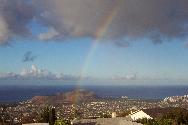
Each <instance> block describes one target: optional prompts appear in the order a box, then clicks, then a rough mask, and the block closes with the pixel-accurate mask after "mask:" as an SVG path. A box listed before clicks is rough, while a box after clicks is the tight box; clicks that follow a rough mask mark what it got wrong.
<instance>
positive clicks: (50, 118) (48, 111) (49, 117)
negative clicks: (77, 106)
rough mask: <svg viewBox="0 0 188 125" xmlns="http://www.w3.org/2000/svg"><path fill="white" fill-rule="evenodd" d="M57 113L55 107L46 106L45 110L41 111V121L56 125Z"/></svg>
mask: <svg viewBox="0 0 188 125" xmlns="http://www.w3.org/2000/svg"><path fill="white" fill-rule="evenodd" d="M56 119H57V118H56V113H55V108H49V107H46V108H44V110H43V112H42V113H41V120H40V121H41V122H44V123H49V124H50V125H54V124H55V121H56Z"/></svg>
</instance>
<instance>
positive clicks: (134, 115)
mask: <svg viewBox="0 0 188 125" xmlns="http://www.w3.org/2000/svg"><path fill="white" fill-rule="evenodd" d="M128 117H130V118H131V119H132V121H136V120H138V119H143V118H147V119H153V118H152V117H151V116H149V115H148V114H146V113H145V112H144V111H142V110H137V111H134V112H131V114H129V115H128Z"/></svg>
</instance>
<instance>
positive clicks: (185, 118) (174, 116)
mask: <svg viewBox="0 0 188 125" xmlns="http://www.w3.org/2000/svg"><path fill="white" fill-rule="evenodd" d="M137 122H139V123H142V124H144V125H188V111H187V110H185V109H182V108H175V109H172V110H171V111H169V112H168V113H165V114H163V115H162V116H161V117H157V118H154V119H145V118H144V119H139V120H137Z"/></svg>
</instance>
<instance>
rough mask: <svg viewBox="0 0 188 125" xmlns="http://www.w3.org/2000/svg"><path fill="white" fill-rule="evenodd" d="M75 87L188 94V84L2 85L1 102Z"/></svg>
mask: <svg viewBox="0 0 188 125" xmlns="http://www.w3.org/2000/svg"><path fill="white" fill-rule="evenodd" d="M75 89H84V90H89V91H92V92H94V93H95V94H96V95H98V96H99V97H114V98H117V97H121V96H127V97H128V98H133V99H160V100H162V99H164V98H165V97H169V96H182V95H186V94H188V93H187V90H188V85H155V86H154V85H147V86H146V85H145V86H144V85H132V86H131V85H116V86H115V85H53V86H52V85H15V86H10V85H1V86H0V103H14V102H21V101H26V100H29V99H31V98H32V97H34V96H50V95H54V94H56V93H65V92H68V91H73V90H75Z"/></svg>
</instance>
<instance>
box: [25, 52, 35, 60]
mask: <svg viewBox="0 0 188 125" xmlns="http://www.w3.org/2000/svg"><path fill="white" fill-rule="evenodd" d="M36 58H37V56H34V55H33V54H32V52H31V51H27V52H26V53H25V54H24V57H23V62H33V61H34V60H35V59H36Z"/></svg>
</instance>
